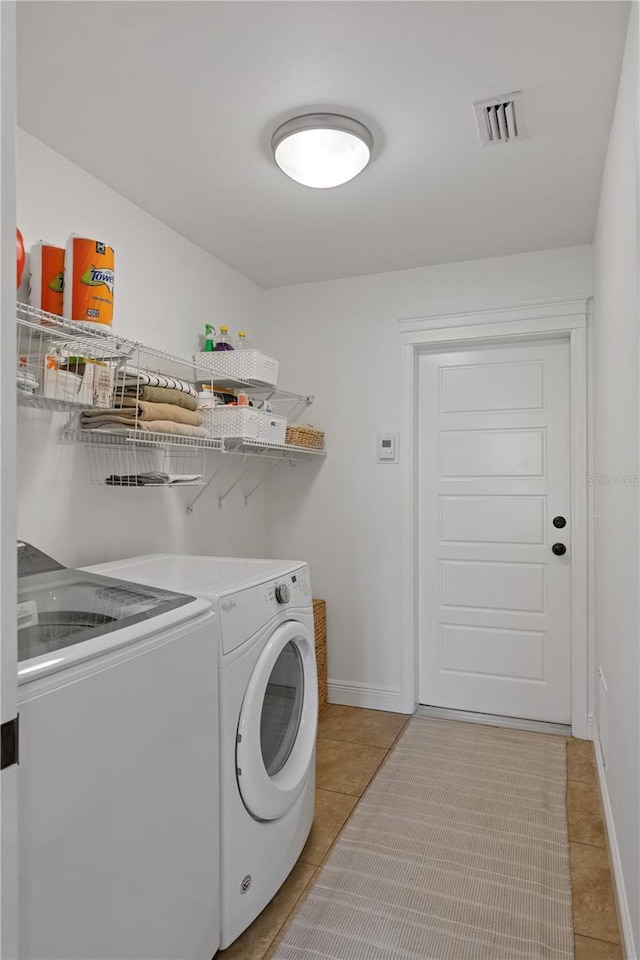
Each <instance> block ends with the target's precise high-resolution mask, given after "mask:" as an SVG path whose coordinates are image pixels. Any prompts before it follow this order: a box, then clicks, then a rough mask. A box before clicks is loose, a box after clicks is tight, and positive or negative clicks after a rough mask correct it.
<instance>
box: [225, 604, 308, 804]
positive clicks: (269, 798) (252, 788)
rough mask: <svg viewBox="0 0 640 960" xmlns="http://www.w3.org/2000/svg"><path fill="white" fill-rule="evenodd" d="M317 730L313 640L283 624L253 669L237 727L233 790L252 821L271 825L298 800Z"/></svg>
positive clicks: (293, 624) (294, 624)
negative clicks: (239, 797) (235, 780)
mask: <svg viewBox="0 0 640 960" xmlns="http://www.w3.org/2000/svg"><path fill="white" fill-rule="evenodd" d="M317 727H318V681H317V674H316V657H315V649H314V642H313V636H312V635H311V634H310V633H309V631H308V630H307V628H306V627H305V626H304V624H302V623H300V622H299V621H297V620H287V621H285V622H284V623H281V624H280V625H279V626H278V627H277V628H276V629H275V630H274V632H273V634H272V635H271V637H270V639H269V640H268V642H267V643H266V645H265V648H264V650H263V651H262V653H261V655H260V657H259V659H258V662H257V663H256V665H255V667H254V669H253V673H252V674H251V679H250V680H249V685H248V687H247V692H246V694H245V697H244V701H243V703H242V709H241V711H240V721H239V723H238V736H237V744H236V771H237V777H238V786H239V789H240V794H241V796H242V799H243V801H244V805H245V807H246V808H247V810H248V811H249V813H250V814H251V816H252V817H254V818H255V819H256V820H277V819H278V817H281V816H283V814H285V813H286V812H287V810H288V809H289V808H290V807H291V806H292V804H293V803H295V801H296V799H297V798H298V797H299V795H300V793H301V792H302V789H303V788H304V785H305V782H306V780H307V776H308V773H309V769H310V767H311V765H312V763H314V761H315V741H316V732H317Z"/></svg>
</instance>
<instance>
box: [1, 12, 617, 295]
mask: <svg viewBox="0 0 640 960" xmlns="http://www.w3.org/2000/svg"><path fill="white" fill-rule="evenodd" d="M18 8H19V10H18V31H19V32H18V41H19V46H18V70H19V76H18V84H19V85H18V115H19V123H20V126H22V127H23V128H24V129H25V130H27V131H28V132H29V133H31V134H33V135H34V136H36V137H38V138H39V139H41V140H43V141H44V142H45V143H47V144H49V145H50V146H51V147H53V148H54V149H55V150H57V151H59V152H60V153H62V154H63V155H64V156H66V157H68V158H69V159H70V160H72V161H74V162H75V163H77V164H79V166H81V167H83V168H84V169H85V170H87V171H89V172H90V173H92V174H94V175H95V176H96V177H98V178H99V179H100V180H102V181H104V182H105V183H107V184H109V186H111V187H113V188H114V189H115V190H117V191H118V192H119V193H121V194H123V195H124V196H125V197H127V198H128V199H130V200H132V201H133V202H134V203H136V204H138V205H139V206H141V207H143V208H144V209H145V210H147V211H149V213H151V214H153V215H154V216H156V217H157V218H158V219H160V220H162V221H163V222H164V223H166V224H168V225H169V226H170V227H172V228H173V229H175V230H177V231H178V232H179V233H181V234H183V235H184V236H185V237H187V238H189V239H190V240H192V241H193V242H194V243H197V244H199V246H201V247H203V248H204V249H205V250H207V251H209V252H210V253H211V254H213V255H214V256H216V257H218V258H219V259H220V260H222V261H224V262H225V263H227V264H228V265H229V266H231V267H234V268H235V269H236V270H238V271H240V272H241V273H242V274H244V275H245V276H247V277H250V278H251V279H252V280H254V281H256V282H257V283H258V284H260V285H262V286H264V287H273V286H279V285H282V284H293V283H302V282H307V281H312V280H325V279H329V278H335V277H344V276H354V275H359V274H366V273H378V272H381V271H387V270H398V269H404V268H408V267H416V266H425V265H428V264H434V263H447V262H451V261H457V260H468V259H475V258H479V257H491V256H499V255H502V254H509V253H520V252H525V251H528V250H540V249H545V248H551V247H561V246H567V245H571V244H580V243H588V242H590V241H591V239H592V236H593V229H594V221H595V216H596V210H597V202H598V192H599V186H600V177H601V172H602V165H603V161H604V154H605V150H606V144H607V138H608V134H609V128H610V125H611V118H612V110H613V105H614V102H615V93H616V88H617V82H618V75H619V70H620V62H621V57H622V50H623V45H624V36H625V30H626V22H627V17H628V11H629V7H628V4H627V3H618V2H606V0H605V2H571V0H570V2H554V3H550V2H548V3H542V2H482V0H480V2H458V3H454V2H396V0H390V2H385V0H380V2H368V0H355V2H341V0H338V2H326V0H319V2H315V0H297V2H260V0H258V2H251V0H248V2H208V0H204V2H189V0H187V2H185V0H183V2H160V3H158V2H155V0H143V2H127V3H113V2H101V0H97V2H91V3H89V2H85V3H77V2H57V0H54V2H52V0H44V2H28V3H27V2H23V3H19V4H18ZM516 90H523V91H524V111H525V118H526V123H527V128H528V136H527V138H526V139H523V140H522V141H516V142H514V143H511V144H504V145H503V144H497V145H491V146H488V147H483V146H482V145H481V143H480V140H479V137H478V132H477V128H476V122H475V117H474V112H473V108H472V102H473V101H474V100H478V99H482V98H486V97H491V96H494V95H495V96H498V95H502V94H505V93H508V92H511V91H516ZM318 109H328V110H331V111H333V112H347V113H351V114H352V115H353V116H355V117H356V118H357V119H360V120H362V121H364V122H365V123H366V124H367V125H368V126H369V127H370V129H371V130H372V131H373V133H374V136H375V138H376V147H375V148H374V157H373V160H372V163H371V164H370V165H369V167H368V168H367V169H366V170H365V171H364V173H363V174H361V175H360V176H359V177H357V178H356V179H355V180H353V181H351V182H350V183H347V184H345V185H343V186H341V187H338V188H335V189H333V190H313V189H310V188H308V187H303V186H301V185H299V184H297V183H294V182H293V181H291V180H289V179H288V178H287V177H285V176H284V175H283V174H282V173H281V172H280V171H279V170H278V168H277V167H276V166H275V164H274V162H273V160H272V158H271V155H270V151H269V140H270V136H271V133H272V132H273V130H274V129H275V127H276V126H277V125H278V124H279V123H280V122H282V121H283V120H284V119H287V118H288V117H290V116H292V115H296V114H298V113H300V112H307V111H309V110H314V111H315V110H318ZM53 186H54V185H52V187H53Z"/></svg>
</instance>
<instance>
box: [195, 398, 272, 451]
mask: <svg viewBox="0 0 640 960" xmlns="http://www.w3.org/2000/svg"><path fill="white" fill-rule="evenodd" d="M209 417H210V421H209V422H210V423H211V436H212V437H216V438H218V439H221V440H262V441H263V442H264V443H282V444H284V442H285V439H286V436H287V421H286V419H285V418H284V417H276V416H274V415H273V414H271V413H263V412H262V411H261V410H255V409H254V408H253V407H232V406H226V407H214V409H213V410H211V411H208V418H209Z"/></svg>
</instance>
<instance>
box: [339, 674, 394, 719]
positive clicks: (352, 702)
mask: <svg viewBox="0 0 640 960" xmlns="http://www.w3.org/2000/svg"><path fill="white" fill-rule="evenodd" d="M327 688H328V694H329V703H339V704H341V705H342V706H345V707H367V708H368V709H369V710H390V711H392V712H393V713H402V691H401V690H400V689H396V688H395V687H376V686H373V685H372V684H370V683H349V682H348V681H346V680H329V681H328V683H327Z"/></svg>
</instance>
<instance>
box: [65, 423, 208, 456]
mask: <svg viewBox="0 0 640 960" xmlns="http://www.w3.org/2000/svg"><path fill="white" fill-rule="evenodd" d="M61 436H62V439H63V440H68V441H74V442H76V443H86V444H89V445H91V446H101V447H130V446H142V447H157V448H159V449H162V450H164V449H168V450H174V449H175V450H201V451H207V450H218V451H221V450H224V444H223V442H222V440H212V439H209V438H206V439H205V438H201V437H180V436H175V435H174V434H170V433H155V432H152V431H145V432H144V433H142V431H141V430H135V429H131V430H127V429H124V430H121V431H120V430H117V431H116V430H97V429H96V430H83V429H80V428H77V427H65V428H64V429H63V431H62V434H61Z"/></svg>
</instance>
